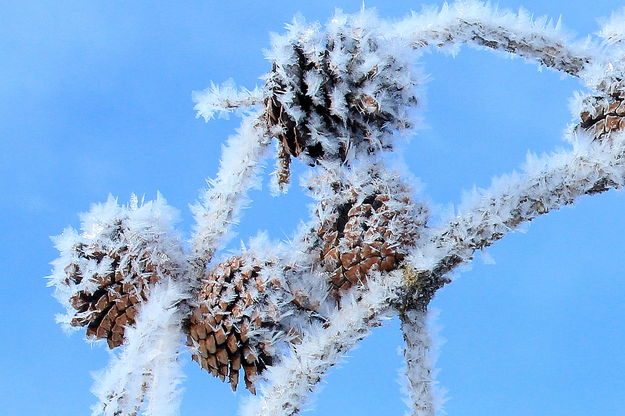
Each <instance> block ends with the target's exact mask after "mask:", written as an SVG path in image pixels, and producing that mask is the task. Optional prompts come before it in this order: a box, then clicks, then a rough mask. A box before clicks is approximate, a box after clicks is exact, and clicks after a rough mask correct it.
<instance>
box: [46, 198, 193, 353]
mask: <svg viewBox="0 0 625 416" xmlns="http://www.w3.org/2000/svg"><path fill="white" fill-rule="evenodd" d="M165 204H166V203H165V202H164V200H162V198H160V197H159V198H158V199H157V200H156V201H153V202H148V203H146V204H144V205H143V206H141V207H138V206H137V205H136V204H134V205H131V206H130V207H126V206H118V205H117V202H116V201H115V200H114V199H112V198H110V199H109V200H108V201H107V203H106V204H103V205H95V206H94V207H93V208H92V210H91V211H90V212H89V213H87V214H85V215H83V224H82V229H83V233H82V234H77V233H76V232H75V231H73V230H71V229H70V230H66V231H65V232H64V233H63V235H61V236H60V237H59V238H57V248H59V250H60V252H61V257H60V258H59V259H58V260H56V261H55V262H54V265H55V270H54V274H53V275H52V276H51V280H52V281H51V284H54V285H55V286H56V296H57V298H58V299H59V300H60V301H61V302H62V303H64V304H65V306H66V309H67V314H66V315H65V316H64V317H62V322H64V323H65V324H67V325H69V326H72V327H83V326H86V327H87V337H88V338H96V339H106V341H107V343H108V345H109V347H110V348H115V347H117V346H119V345H121V344H122V343H123V342H124V332H125V327H126V326H127V325H134V322H135V317H136V315H137V313H138V312H139V309H140V306H141V304H142V303H143V302H145V301H146V300H147V299H148V297H149V295H150V288H151V287H152V286H153V285H154V284H156V283H157V282H159V281H160V280H162V279H164V278H175V277H176V276H177V274H178V272H179V269H180V266H179V265H180V264H181V263H180V260H179V259H180V257H179V252H178V250H179V247H178V242H177V240H176V238H175V236H172V234H173V233H172V232H171V229H170V228H169V224H168V222H169V221H170V220H171V218H172V217H173V215H174V214H173V210H172V209H171V208H169V207H167V206H166V205H165Z"/></svg>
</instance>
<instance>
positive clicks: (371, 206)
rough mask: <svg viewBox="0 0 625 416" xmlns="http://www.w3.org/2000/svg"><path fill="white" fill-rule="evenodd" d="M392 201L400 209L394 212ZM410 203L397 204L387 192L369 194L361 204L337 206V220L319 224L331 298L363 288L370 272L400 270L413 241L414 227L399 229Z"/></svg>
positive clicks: (414, 236)
mask: <svg viewBox="0 0 625 416" xmlns="http://www.w3.org/2000/svg"><path fill="white" fill-rule="evenodd" d="M394 202H395V203H396V202H401V205H400V206H402V207H403V208H402V209H401V210H400V211H397V210H395V209H394V208H393V207H392V206H391V205H392V204H393V203H394ZM409 203H410V201H409V199H408V198H407V197H403V198H401V200H400V201H397V200H393V198H392V196H391V195H389V194H386V193H379V194H372V195H369V196H368V197H366V198H364V199H363V200H362V202H360V203H356V202H353V203H348V204H345V205H343V206H341V207H339V209H338V211H339V212H338V218H337V220H336V221H328V222H325V223H324V224H322V228H321V230H319V233H318V235H319V236H320V237H321V239H322V241H323V249H322V252H321V264H322V267H323V268H324V270H325V271H327V272H329V273H331V283H332V294H333V295H334V296H336V297H339V296H340V292H341V291H345V290H349V289H350V288H351V287H352V286H354V285H365V284H366V282H367V274H368V273H369V271H370V270H371V269H376V270H379V271H381V272H388V271H391V270H394V269H396V268H397V267H399V265H400V263H401V261H402V260H403V259H404V255H405V249H406V247H408V246H411V245H413V242H414V240H415V238H416V233H415V232H414V231H412V230H414V227H413V226H404V227H403V228H401V221H402V220H401V219H402V217H407V216H408V210H409V209H410V208H409V207H410V205H409ZM404 221H405V220H404ZM391 222H393V223H394V225H395V226H394V227H391V226H390V225H391ZM397 225H400V228H397V227H396V226H397Z"/></svg>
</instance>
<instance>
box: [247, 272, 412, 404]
mask: <svg viewBox="0 0 625 416" xmlns="http://www.w3.org/2000/svg"><path fill="white" fill-rule="evenodd" d="M401 285H402V277H401V272H399V271H396V272H393V273H390V274H388V275H385V276H384V277H382V276H379V275H378V276H377V277H376V278H372V279H371V281H370V284H369V289H368V290H365V291H361V292H353V293H352V295H345V297H344V298H343V299H342V300H341V302H342V304H343V306H342V308H341V309H340V310H337V311H336V312H334V314H333V315H331V316H330V317H329V319H328V324H327V327H325V328H322V327H318V328H317V329H314V330H311V331H310V332H308V333H307V334H306V335H305V336H304V339H303V340H302V342H301V343H300V344H297V345H296V346H294V347H293V351H292V353H291V355H289V356H288V357H285V358H284V359H283V360H282V361H281V362H280V363H279V364H278V365H277V366H275V367H273V368H271V369H270V370H269V371H268V374H267V375H266V376H267V379H268V382H269V384H268V385H267V386H261V395H260V397H259V398H256V399H254V400H253V401H251V402H249V403H248V404H247V405H246V408H245V409H244V412H243V414H244V415H246V416H247V415H249V416H251V415H258V416H286V415H294V414H297V413H298V412H299V411H300V410H301V409H302V406H303V405H304V404H305V402H306V399H307V398H308V395H309V394H310V392H311V391H313V390H314V389H315V386H316V385H317V383H319V382H320V381H321V379H322V377H323V376H324V374H325V373H326V372H327V371H328V370H329V369H330V368H331V367H333V366H334V365H336V364H337V363H338V362H339V360H340V359H341V357H342V356H343V354H345V353H346V352H347V351H348V350H349V349H351V348H352V347H353V346H354V345H355V344H356V343H358V342H359V341H360V340H362V339H363V338H364V337H365V336H366V335H367V334H368V333H369V330H370V328H372V327H374V326H378V325H379V324H380V321H381V319H382V318H383V316H384V313H385V312H386V311H388V310H389V299H391V298H394V297H395V296H396V294H395V292H396V291H397V290H398V289H399V288H400V287H401Z"/></svg>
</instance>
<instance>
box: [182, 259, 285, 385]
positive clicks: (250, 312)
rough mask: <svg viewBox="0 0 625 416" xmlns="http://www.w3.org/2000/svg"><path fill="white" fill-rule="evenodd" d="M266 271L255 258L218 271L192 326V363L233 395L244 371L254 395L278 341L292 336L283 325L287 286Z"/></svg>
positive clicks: (210, 277)
mask: <svg viewBox="0 0 625 416" xmlns="http://www.w3.org/2000/svg"><path fill="white" fill-rule="evenodd" d="M267 266H269V265H268V264H266V263H264V262H261V261H259V260H257V259H253V258H250V257H246V258H242V257H233V258H231V259H229V260H228V261H226V262H224V263H221V264H219V265H218V266H216V267H215V268H214V269H213V270H212V271H211V272H210V273H209V275H208V276H207V277H206V279H205V280H204V283H203V287H202V288H201V290H200V293H199V295H198V298H197V306H196V307H195V309H194V311H193V313H192V314H191V316H190V318H189V321H188V327H187V330H188V344H189V345H190V346H192V347H195V349H196V351H195V352H194V353H193V357H192V358H193V360H195V361H197V362H198V363H199V364H200V365H201V366H202V368H204V369H205V370H207V371H208V372H210V373H211V374H213V375H214V376H216V377H219V378H220V379H221V380H222V381H225V380H226V379H228V380H229V382H230V385H231V387H232V389H233V390H235V389H236V387H237V384H238V382H239V374H240V370H243V376H244V379H245V386H246V387H247V389H249V390H250V391H251V392H255V389H254V385H253V384H254V381H255V379H256V376H257V375H258V374H260V373H261V372H262V371H263V370H264V369H265V368H266V367H267V366H268V365H271V363H272V361H273V347H274V343H275V342H276V337H277V336H279V335H285V334H286V333H287V332H288V331H287V330H285V329H284V328H282V327H281V324H280V320H281V318H282V314H284V313H285V312H286V309H285V307H284V301H282V299H281V298H282V295H281V292H283V290H282V283H281V282H280V281H279V280H278V279H271V280H266V279H265V278H264V277H263V276H262V275H261V271H262V270H263V268H266V267H267ZM286 302H288V298H287V300H286ZM286 335H287V336H288V334H286ZM290 335H293V334H292V333H291V334H290Z"/></svg>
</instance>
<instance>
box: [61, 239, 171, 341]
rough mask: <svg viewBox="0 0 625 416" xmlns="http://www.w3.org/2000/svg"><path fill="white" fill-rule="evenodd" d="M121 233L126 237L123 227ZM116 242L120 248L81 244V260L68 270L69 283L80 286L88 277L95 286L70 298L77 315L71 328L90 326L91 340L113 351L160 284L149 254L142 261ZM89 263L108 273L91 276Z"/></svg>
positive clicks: (78, 247) (79, 247) (88, 331)
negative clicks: (100, 341)
mask: <svg viewBox="0 0 625 416" xmlns="http://www.w3.org/2000/svg"><path fill="white" fill-rule="evenodd" d="M118 231H119V233H117V235H119V236H121V235H123V230H122V229H121V228H120V229H119V230H118ZM116 243H119V245H118V244H115V247H103V246H99V245H89V246H87V245H79V246H77V247H76V252H77V254H78V258H79V261H77V262H76V263H71V264H70V265H68V266H67V267H66V268H65V272H66V273H67V279H66V281H65V282H66V284H68V285H69V284H70V282H71V284H76V285H79V284H80V283H82V282H83V279H85V275H86V274H87V277H86V278H87V279H89V280H90V281H91V282H93V283H95V285H89V286H90V288H85V289H84V290H79V291H77V292H76V293H75V294H74V296H72V297H71V298H70V302H71V305H72V306H73V307H74V308H75V309H76V312H77V313H76V317H75V318H73V319H72V320H71V325H72V326H86V327H87V337H95V338H99V339H106V341H107V343H108V345H109V348H115V347H117V346H119V345H121V344H122V343H123V342H124V327H125V326H126V325H134V320H135V316H136V315H137V308H138V307H139V305H140V304H141V302H144V301H146V300H147V299H148V296H149V293H150V286H151V285H153V284H155V283H156V282H158V281H159V274H158V273H157V271H156V270H155V266H154V265H153V264H152V263H151V262H150V259H149V255H148V254H147V253H143V256H141V257H140V258H138V257H135V256H133V255H131V254H129V253H128V247H127V245H126V244H124V242H122V241H119V240H118V241H116ZM89 262H95V263H96V264H97V267H100V266H103V268H105V269H106V270H107V271H106V272H104V273H96V274H92V275H88V272H87V273H85V271H84V270H83V267H82V266H83V265H84V264H85V263H89ZM104 262H105V263H107V264H106V265H105V264H104ZM108 264H110V266H109V265H108Z"/></svg>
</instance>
